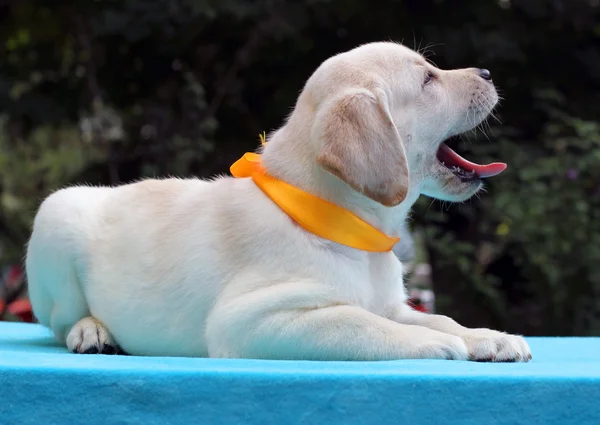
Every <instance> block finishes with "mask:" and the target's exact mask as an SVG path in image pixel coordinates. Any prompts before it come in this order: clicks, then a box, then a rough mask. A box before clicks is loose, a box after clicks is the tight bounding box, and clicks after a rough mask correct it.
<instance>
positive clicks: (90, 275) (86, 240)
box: [26, 43, 531, 362]
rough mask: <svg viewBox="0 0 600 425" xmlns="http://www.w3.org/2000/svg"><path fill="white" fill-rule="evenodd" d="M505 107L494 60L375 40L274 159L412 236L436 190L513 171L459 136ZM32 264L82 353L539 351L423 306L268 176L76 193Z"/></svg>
mask: <svg viewBox="0 0 600 425" xmlns="http://www.w3.org/2000/svg"><path fill="white" fill-rule="evenodd" d="M497 100H498V96H497V94H496V90H495V88H494V85H493V84H492V82H491V77H490V73H489V71H487V70H481V69H477V68H467V69H458V70H451V71H448V70H441V69H438V68H436V67H434V66H432V65H431V64H430V63H428V62H427V61H426V60H424V59H423V57H421V56H420V55H419V54H417V53H416V52H414V51H412V50H410V49H408V48H406V47H404V46H402V45H399V44H395V43H372V44H366V45H362V46H360V47H358V48H355V49H353V50H350V51H348V52H345V53H342V54H339V55H337V56H334V57H332V58H330V59H328V60H326V61H325V62H324V63H323V64H321V66H320V67H319V68H318V69H317V70H316V72H315V73H314V74H313V75H312V76H311V77H310V78H309V79H308V81H307V83H306V85H305V87H304V89H303V91H302V93H301V94H300V96H299V98H298V101H297V103H296V105H295V108H294V111H293V113H292V114H291V116H290V117H289V119H288V120H287V121H286V123H285V124H284V125H283V126H282V127H281V128H279V129H278V130H277V131H275V132H273V133H272V134H271V135H270V136H269V140H268V143H266V145H265V146H264V148H263V150H262V159H261V165H262V167H263V169H264V170H265V172H266V173H268V174H269V175H270V176H273V177H275V178H276V179H279V180H282V181H284V182H286V183H288V184H290V185H293V186H295V187H297V188H299V189H302V190H304V191H305V192H308V193H310V194H312V195H315V196H317V197H319V198H322V199H324V200H326V201H329V202H331V203H334V204H337V205H338V206H341V207H343V208H345V209H346V210H348V211H350V212H352V213H354V214H355V215H357V216H359V217H360V218H362V219H363V220H364V221H366V222H367V223H369V224H370V225H372V226H374V227H375V228H377V229H379V230H380V231H381V232H383V233H385V234H387V235H392V236H395V235H398V234H399V233H400V232H402V228H403V226H404V222H405V218H406V216H407V214H408V212H409V210H410V208H411V206H412V205H413V203H414V202H415V201H416V200H417V198H418V197H419V195H420V194H425V195H428V196H431V197H435V198H438V199H443V200H446V201H464V200H466V199H468V198H469V197H471V196H472V195H474V194H475V193H476V192H477V191H478V190H479V189H480V188H481V187H482V180H481V179H482V178H484V177H489V176H491V175H494V174H498V173H499V172H500V171H502V170H503V169H504V167H505V166H504V165H502V164H491V165H487V166H484V165H478V164H474V163H469V162H468V161H466V160H465V159H464V158H462V157H460V156H459V155H458V154H456V153H455V152H454V151H452V150H450V149H449V148H448V147H447V145H445V144H444V143H443V142H444V141H445V140H447V139H448V138H450V137H451V136H455V135H458V134H460V133H463V132H465V131H468V130H471V129H472V128H474V127H475V126H476V125H478V124H479V123H480V122H481V121H482V120H484V119H485V118H486V117H487V115H488V114H489V113H490V112H491V110H492V108H493V107H494V106H495V105H496V103H497ZM26 269H27V276H28V279H29V290H30V296H31V302H32V304H33V308H34V312H35V315H36V316H37V318H38V319H39V321H40V322H41V323H42V324H44V325H46V326H48V327H50V328H51V329H52V331H53V332H54V334H55V335H56V338H58V340H59V341H61V342H63V343H65V344H66V345H67V347H68V348H69V349H70V350H72V351H73V352H75V353H109V352H114V351H115V350H118V349H123V350H125V351H126V352H128V353H130V354H133V355H145V356H202V357H204V356H210V357H229V358H262V359H298V360H301V359H310V360H392V359H456V360H466V359H471V360H480V361H498V362H500V361H528V360H529V359H530V358H531V355H530V350H529V347H528V345H527V343H526V342H525V340H524V339H523V338H521V337H519V336H513V335H507V334H505V333H501V332H497V331H493V330H489V329H468V328H465V327H463V326H461V325H459V324H457V323H456V322H455V321H453V320H452V319H450V318H448V317H445V316H440V315H430V314H424V313H420V312H416V311H414V310H412V309H411V308H410V307H409V306H408V305H407V303H406V300H407V295H406V292H405V289H404V286H403V282H402V265H401V263H400V262H399V261H398V260H397V259H396V257H395V256H394V253H393V252H392V251H389V252H368V251H364V250H360V249H355V248H352V247H349V246H346V245H342V244H339V243H336V242H332V241H330V240H328V239H323V238H320V237H318V236H316V235H314V234H312V233H310V232H307V231H306V230H304V228H302V227H301V226H299V225H297V223H296V222H294V221H293V220H292V219H290V217H289V216H288V215H287V214H286V213H285V212H283V211H282V209H280V208H279V207H278V206H277V205H276V204H275V203H274V202H273V201H272V200H271V199H270V198H269V197H267V196H266V195H265V193H264V192H263V191H261V189H260V188H259V187H257V184H255V182H254V181H253V180H252V179H250V178H231V177H219V178H216V179H214V180H211V181H204V180H198V179H165V180H144V181H141V182H138V183H134V184H128V185H123V186H119V187H70V188H67V189H62V190H59V191H57V192H55V193H54V194H52V195H51V196H49V197H48V198H47V199H46V200H45V201H44V202H43V203H42V205H41V207H40V209H39V211H38V213H37V216H36V218H35V222H34V226H33V233H32V236H31V240H30V242H29V245H28V250H27V258H26Z"/></svg>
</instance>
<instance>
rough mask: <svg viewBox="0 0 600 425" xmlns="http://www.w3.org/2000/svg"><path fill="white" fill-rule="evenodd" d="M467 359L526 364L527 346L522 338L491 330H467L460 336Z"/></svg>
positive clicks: (528, 352)
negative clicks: (464, 344) (466, 349)
mask: <svg viewBox="0 0 600 425" xmlns="http://www.w3.org/2000/svg"><path fill="white" fill-rule="evenodd" d="M462 339H463V340H464V341H465V343H466V344H467V348H468V349H469V359H470V360H475V361H479V362H528V361H529V360H531V351H530V349H529V345H528V344H527V342H526V341H525V339H524V338H523V337H520V336H517V335H510V334H506V333H503V332H498V331H494V330H491V329H469V331H468V332H467V333H466V334H464V335H462Z"/></svg>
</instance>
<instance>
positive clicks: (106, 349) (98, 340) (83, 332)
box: [67, 317, 119, 354]
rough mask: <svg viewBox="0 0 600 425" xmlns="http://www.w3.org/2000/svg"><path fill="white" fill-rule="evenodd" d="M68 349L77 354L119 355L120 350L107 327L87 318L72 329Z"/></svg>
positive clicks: (68, 339)
mask: <svg viewBox="0 0 600 425" xmlns="http://www.w3.org/2000/svg"><path fill="white" fill-rule="evenodd" d="M67 348H68V349H69V350H71V351H72V352H73V353H77V354H117V353H119V348H118V346H117V344H116V343H115V342H114V341H113V339H112V337H111V335H110V333H109V332H108V330H107V329H106V327H105V326H104V325H103V324H102V323H100V322H99V321H97V320H96V319H94V318H93V317H86V318H84V319H81V320H80V321H79V322H77V323H76V324H75V326H73V327H72V328H71V331H70V332H69V334H68V335H67Z"/></svg>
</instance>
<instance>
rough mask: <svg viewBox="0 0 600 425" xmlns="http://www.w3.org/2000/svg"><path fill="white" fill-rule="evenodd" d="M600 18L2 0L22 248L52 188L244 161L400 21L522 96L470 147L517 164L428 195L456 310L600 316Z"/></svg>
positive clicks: (526, 5) (478, 315)
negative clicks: (323, 66)
mask: <svg viewBox="0 0 600 425" xmlns="http://www.w3.org/2000/svg"><path fill="white" fill-rule="evenodd" d="M599 18H600V7H599V2H598V1H597V0H587V1H584V0H570V1H567V0H512V1H511V0H496V1H492V0H486V1H483V0H464V1H461V2H458V1H455V0H405V1H401V0H386V1H383V0H372V1H369V2H366V1H359V0H306V1H294V0H255V1H252V2H249V1H244V0H220V1H213V0H160V1H159V0H144V1H142V0H121V1H115V0H112V1H111V0H102V1H100V0H98V1H94V2H91V1H83V0H70V1H63V2H54V1H49V0H15V1H7V0H0V24H1V25H0V41H1V43H0V113H1V114H2V117H3V118H2V120H0V246H3V247H4V248H5V254H4V256H5V257H4V259H10V260H12V261H16V260H18V259H19V257H20V256H21V255H22V251H23V248H22V247H23V244H24V242H25V241H26V238H27V235H28V232H29V227H30V222H31V219H32V217H33V213H34V211H35V208H36V206H37V204H38V203H39V201H40V200H41V199H42V198H43V197H44V196H46V195H47V194H48V193H49V192H50V191H52V190H54V189H56V188H58V187H60V186H64V185H66V184H72V183H76V182H86V183H90V184H118V183H123V182H129V181H132V180H135V179H138V178H140V177H146V176H159V175H169V174H171V175H184V176H185V175H198V176H209V175H213V174H215V173H221V172H225V171H226V170H227V167H228V165H229V164H230V163H231V162H232V161H233V160H235V159H236V158H237V156H238V155H239V154H240V153H241V152H244V151H246V150H248V149H252V148H254V147H255V146H256V144H257V140H256V135H257V134H258V133H259V132H261V131H262V130H269V129H273V128H275V127H277V126H278V125H280V123H281V122H282V120H283V119H284V118H285V116H286V115H287V113H288V111H289V110H290V108H291V107H292V106H293V104H294V102H295V98H296V96H297V93H298V91H299V90H300V89H301V87H302V85H303V84H304V81H305V80H306V78H308V76H309V75H310V74H311V72H312V71H313V70H314V69H315V68H316V67H317V66H318V64H319V63H320V62H321V61H322V60H324V59H326V58H327V57H328V56H331V55H332V54H335V53H337V52H340V51H343V50H347V49H349V48H352V47H354V46H356V45H357V44H360V43H364V42H368V41H375V40H381V39H393V40H397V41H403V42H404V43H405V44H408V45H409V46H410V47H419V46H420V47H421V50H423V51H424V53H425V54H426V55H428V56H430V59H432V60H433V61H435V62H436V63H437V65H439V66H440V67H464V66H479V67H485V68H488V69H491V70H492V74H493V76H494V81H495V82H496V85H497V86H498V87H499V88H500V89H501V91H502V94H503V96H504V98H505V100H504V102H503V105H502V106H501V107H500V108H499V109H498V111H497V118H498V120H499V121H502V122H503V123H505V124H504V125H502V126H501V125H499V124H498V122H497V121H496V120H491V121H490V122H489V124H486V125H485V126H482V128H481V130H484V129H485V130H486V133H487V134H488V137H489V139H490V140H491V141H488V139H487V138H486V137H485V136H483V135H482V133H483V131H479V132H478V133H477V134H474V135H473V136H472V137H470V139H471V142H475V143H469V144H467V143H465V145H464V146H462V147H461V151H464V152H467V155H472V156H473V157H474V158H477V160H478V161H479V160H481V161H485V160H488V159H490V160H505V161H507V162H508V163H509V167H510V168H509V171H508V172H506V173H504V174H503V175H502V176H501V177H498V178H496V179H492V180H490V182H489V185H490V186H489V188H488V189H489V192H490V193H489V194H487V195H485V196H483V197H482V199H481V200H473V201H472V202H469V203H466V204H462V205H455V206H447V208H439V205H438V204H437V203H433V204H434V205H433V206H432V205H431V204H432V203H431V200H428V199H421V200H420V201H419V203H418V205H417V207H416V209H415V213H414V220H413V222H412V223H413V225H414V226H418V227H419V228H421V229H423V230H424V234H425V235H426V239H425V240H426V244H427V250H428V252H429V255H430V260H431V264H432V270H433V278H434V279H433V280H434V285H435V290H436V293H437V294H438V297H439V300H440V302H439V306H438V307H439V310H441V311H442V312H451V313H452V315H453V316H454V317H456V318H457V319H458V320H460V321H462V322H463V323H465V324H468V325H472V326H484V325H488V326H495V327H499V328H504V329H506V330H509V331H512V332H524V333H527V334H533V335H535V334H550V335H552V334H560V335H572V334H600V301H598V298H597V297H596V295H597V294H598V293H599V292H600V272H598V271H597V269H596V267H595V266H596V264H598V260H599V259H600V236H598V235H600V232H598V230H600V229H599V228H598V227H599V226H600V224H598V223H599V222H600V221H599V220H598V216H599V214H600V171H599V170H600V154H599V152H600V146H599V143H600V128H599V123H598V121H597V119H598V118H597V117H598V116H600V114H599V113H600V90H599V88H600V87H599V86H600V49H599V47H598V46H600V40H599V39H600V24H599V22H600V19H599ZM428 43H432V44H428ZM434 52H435V53H436V55H435V56H432V55H433V53H434ZM444 209H445V210H446V211H442V210H444Z"/></svg>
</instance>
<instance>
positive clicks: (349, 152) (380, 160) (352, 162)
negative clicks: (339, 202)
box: [313, 89, 409, 206]
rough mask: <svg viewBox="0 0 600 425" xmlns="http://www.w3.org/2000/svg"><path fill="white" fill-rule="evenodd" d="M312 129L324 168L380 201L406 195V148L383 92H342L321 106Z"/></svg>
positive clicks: (397, 199) (389, 202)
mask: <svg viewBox="0 0 600 425" xmlns="http://www.w3.org/2000/svg"><path fill="white" fill-rule="evenodd" d="M313 130H314V133H313V135H314V136H316V137H317V140H318V142H319V144H320V146H319V148H320V152H319V154H318V156H317V162H318V163H319V165H320V166H321V167H323V168H324V169H325V170H327V171H328V172H330V173H332V174H333V175H335V176H337V177H338V178H339V179H341V180H343V181H344V182H346V183H347V184H348V185H349V186H350V187H352V188H353V189H354V190H356V191H358V192H360V193H362V194H363V195H365V196H367V197H368V198H370V199H372V200H374V201H377V202H379V203H380V204H382V205H385V206H394V205H398V204H399V203H400V202H402V201H403V200H404V199H405V198H406V194H407V192H408V185H409V176H408V163H407V160H406V153H405V151H404V146H403V143H402V140H401V138H400V135H399V134H398V130H397V129H396V126H395V125H394V122H393V121H392V117H391V116H390V113H389V109H388V106H387V101H386V98H385V94H384V93H383V91H377V92H372V91H368V90H364V89H359V90H354V91H352V92H347V93H344V94H343V95H342V96H341V97H338V98H337V99H334V100H332V101H331V102H330V103H328V104H325V105H323V107H321V108H320V110H319V111H318V113H317V116H316V121H315V127H314V129H313Z"/></svg>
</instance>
